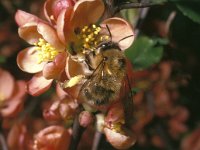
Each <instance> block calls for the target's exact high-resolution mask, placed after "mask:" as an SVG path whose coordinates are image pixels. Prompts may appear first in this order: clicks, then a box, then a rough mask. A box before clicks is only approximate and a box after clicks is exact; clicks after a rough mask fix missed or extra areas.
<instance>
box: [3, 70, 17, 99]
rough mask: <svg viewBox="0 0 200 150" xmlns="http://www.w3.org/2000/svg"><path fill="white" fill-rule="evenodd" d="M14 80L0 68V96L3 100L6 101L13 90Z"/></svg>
mask: <svg viewBox="0 0 200 150" xmlns="http://www.w3.org/2000/svg"><path fill="white" fill-rule="evenodd" d="M14 86H15V83H14V78H13V76H12V75H11V74H10V73H9V72H8V71H5V70H3V69H1V68H0V96H2V98H3V100H6V99H8V98H9V97H10V96H11V95H12V94H13V90H14Z"/></svg>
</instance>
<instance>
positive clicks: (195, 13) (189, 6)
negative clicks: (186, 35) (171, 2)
mask: <svg viewBox="0 0 200 150" xmlns="http://www.w3.org/2000/svg"><path fill="white" fill-rule="evenodd" d="M176 6H177V7H178V9H179V10H180V11H181V12H182V13H183V15H185V16H187V17H188V18H190V19H191V20H193V21H194V22H196V23H200V3H199V2H198V3H197V2H193V3H186V4H185V3H184V4H182V3H181V4H177V5H176Z"/></svg>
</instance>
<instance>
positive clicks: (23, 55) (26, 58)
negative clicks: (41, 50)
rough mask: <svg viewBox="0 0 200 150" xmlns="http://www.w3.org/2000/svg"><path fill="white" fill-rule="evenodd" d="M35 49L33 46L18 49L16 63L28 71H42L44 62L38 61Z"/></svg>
mask: <svg viewBox="0 0 200 150" xmlns="http://www.w3.org/2000/svg"><path fill="white" fill-rule="evenodd" d="M37 55H38V54H37V51H36V50H35V47H29V48H26V49H24V50H22V51H20V52H19V53H18V55H17V65H18V66H19V68H20V69H21V70H23V71H25V72H28V73H37V72H40V71H42V69H43V67H44V64H45V62H43V63H40V64H39V63H38V60H37Z"/></svg>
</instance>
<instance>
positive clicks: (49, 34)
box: [37, 22, 65, 50]
mask: <svg viewBox="0 0 200 150" xmlns="http://www.w3.org/2000/svg"><path fill="white" fill-rule="evenodd" d="M37 30H38V32H39V33H40V34H41V35H42V37H43V39H45V40H46V41H47V42H48V43H49V44H51V45H52V46H53V47H54V48H56V49H58V50H64V49H65V46H64V45H63V44H62V43H61V41H60V40H59V38H58V35H57V33H56V30H55V29H54V28H53V27H51V26H50V25H48V24H46V23H42V22H40V23H38V25H37Z"/></svg>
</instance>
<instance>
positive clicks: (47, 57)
mask: <svg viewBox="0 0 200 150" xmlns="http://www.w3.org/2000/svg"><path fill="white" fill-rule="evenodd" d="M34 45H35V46H36V48H35V49H36V50H37V51H38V57H37V58H38V64H40V63H42V62H49V61H53V60H54V58H55V57H56V56H57V55H58V53H59V51H58V50H57V49H55V48H54V47H53V46H51V44H49V43H47V42H46V41H45V40H44V39H42V38H40V39H39V41H38V42H37V43H34Z"/></svg>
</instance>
